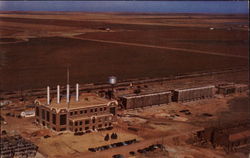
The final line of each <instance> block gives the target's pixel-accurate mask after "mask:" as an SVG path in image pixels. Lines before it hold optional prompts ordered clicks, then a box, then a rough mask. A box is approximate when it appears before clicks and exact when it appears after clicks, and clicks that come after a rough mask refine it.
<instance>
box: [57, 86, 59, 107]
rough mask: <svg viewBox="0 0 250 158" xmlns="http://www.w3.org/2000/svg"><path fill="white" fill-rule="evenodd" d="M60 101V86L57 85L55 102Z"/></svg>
mask: <svg viewBox="0 0 250 158" xmlns="http://www.w3.org/2000/svg"><path fill="white" fill-rule="evenodd" d="M59 103H60V86H59V85H57V104H59Z"/></svg>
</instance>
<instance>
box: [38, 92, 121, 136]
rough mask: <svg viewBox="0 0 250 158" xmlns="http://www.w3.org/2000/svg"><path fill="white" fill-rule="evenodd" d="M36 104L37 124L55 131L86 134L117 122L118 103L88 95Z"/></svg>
mask: <svg viewBox="0 0 250 158" xmlns="http://www.w3.org/2000/svg"><path fill="white" fill-rule="evenodd" d="M67 100H68V99H64V100H60V102H56V101H53V100H52V101H51V102H50V103H49V104H48V103H42V101H37V102H36V107H35V114H36V116H35V117H36V122H37V123H38V124H40V125H41V126H44V127H47V128H49V129H52V130H54V131H57V132H59V131H66V130H69V131H72V132H81V131H82V132H86V131H95V130H99V129H105V128H108V127H112V126H113V122H114V121H116V110H117V105H118V103H117V101H115V100H107V99H104V98H101V97H98V96H97V95H96V94H90V93H86V94H84V95H82V96H81V97H77V99H76V100H74V98H70V101H69V102H67Z"/></svg>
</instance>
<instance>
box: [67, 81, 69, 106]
mask: <svg viewBox="0 0 250 158" xmlns="http://www.w3.org/2000/svg"><path fill="white" fill-rule="evenodd" d="M67 103H69V84H67Z"/></svg>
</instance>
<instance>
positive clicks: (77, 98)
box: [76, 83, 79, 101]
mask: <svg viewBox="0 0 250 158" xmlns="http://www.w3.org/2000/svg"><path fill="white" fill-rule="evenodd" d="M76 101H79V84H78V83H77V84H76Z"/></svg>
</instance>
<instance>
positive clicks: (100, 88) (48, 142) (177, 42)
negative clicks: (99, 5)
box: [0, 11, 250, 158]
mask: <svg viewBox="0 0 250 158" xmlns="http://www.w3.org/2000/svg"><path fill="white" fill-rule="evenodd" d="M248 32H249V19H248V15H246V14H191V13H190V14H182V13H166V14H165V13H157V14H156V13H87V12H55V11H54V12H49V11H1V12H0V76H1V80H0V93H1V95H0V99H1V100H0V101H1V103H2V104H1V128H2V129H1V134H2V130H5V131H7V133H9V134H12V135H15V134H16V133H18V134H20V135H21V136H22V137H24V138H25V139H27V140H29V141H31V142H32V143H34V144H35V145H36V146H37V147H38V153H37V155H36V158H45V157H49V158H72V157H75V158H78V157H79V158H81V157H84V158H111V157H112V156H113V155H117V154H122V155H123V156H124V157H126V158H127V157H130V158H248V156H249V155H250V150H249V149H250V148H249V147H250V142H247V141H246V144H247V143H248V144H247V145H246V146H243V147H242V148H237V149H236V148H235V149H234V150H233V151H227V150H226V149H225V148H223V147H221V146H220V147H215V146H213V145H212V143H208V142H202V141H197V139H198V138H197V132H198V131H202V130H204V129H206V128H210V127H216V129H220V128H222V129H224V128H225V129H226V127H227V126H232V125H233V126H234V127H242V126H244V123H246V124H247V126H245V127H248V129H247V130H246V133H244V134H242V135H241V133H240V134H239V137H240V136H245V137H247V138H248V141H249V137H250V127H249V124H250V120H249V116H250V106H249V90H245V91H244V92H239V93H238V92H237V93H232V94H228V95H227V94H225V95H224V94H220V92H216V94H215V95H214V96H213V97H211V98H206V99H204V98H202V99H201V98H200V99H199V100H191V101H188V102H174V101H173V102H170V103H168V104H161V105H155V106H147V107H142V108H134V109H123V108H122V107H121V105H120V104H121V103H120V100H119V99H120V97H122V96H124V95H127V94H131V93H135V94H136V95H140V94H139V93H142V94H143V93H144V92H145V93H152V92H155V91H170V92H171V93H172V92H173V91H174V90H176V89H181V88H190V87H199V86H207V85H215V87H216V88H218V87H220V86H221V85H223V84H225V85H226V84H229V85H230V84H232V83H233V84H232V85H234V84H239V85H245V87H249V75H248V73H249V72H248V64H249V36H248ZM194 74H198V75H197V76H195V77H194V76H192V75H194ZM109 76H116V77H117V81H118V84H117V86H114V87H113V85H112V87H109V85H107V84H108V77H109ZM176 76H179V77H176ZM180 76H182V77H180ZM154 79H157V80H154ZM67 83H69V84H70V85H71V91H70V92H71V93H72V96H73V95H75V90H74V86H75V84H76V83H79V84H80V92H84V93H94V94H97V95H98V96H101V97H104V98H105V96H104V95H103V94H106V93H105V92H108V91H110V90H112V91H113V92H114V98H113V99H117V100H118V108H117V109H118V110H117V114H116V115H117V120H116V122H115V123H114V124H113V126H112V127H113V128H112V129H109V130H101V131H98V132H90V133H84V134H83V135H80V136H79V135H75V134H74V133H73V132H55V131H52V130H50V129H48V128H47V127H43V126H40V125H39V124H38V123H37V122H36V120H35V118H34V117H27V118H20V117H19V116H20V115H19V114H18V115H17V117H15V115H16V113H18V112H19V113H20V111H23V110H26V109H29V110H34V107H32V108H33V109H32V108H30V107H31V106H30V107H29V108H28V105H33V104H34V103H35V101H37V100H39V99H41V100H42V99H44V100H46V87H47V86H50V88H51V89H50V90H51V92H50V93H51V98H52V100H53V99H55V98H56V86H57V85H61V89H62V91H61V92H62V95H61V97H65V92H66V88H65V86H66V84H67ZM138 89H139V91H138ZM84 93H82V97H84V95H85V94H84ZM106 99H107V98H106ZM85 101H88V98H87V97H86V98H85ZM5 103H6V105H4V104H5ZM2 105H3V106H2ZM34 106H37V105H34ZM2 117H3V118H4V120H5V122H3V121H2ZM242 124H243V125H242ZM111 133H117V134H118V138H117V139H110V140H109V141H105V140H104V139H103V138H104V137H105V135H107V134H110V135H111ZM132 139H136V140H137V141H138V142H136V143H134V144H131V145H126V146H122V147H116V148H112V149H108V150H104V151H96V152H91V151H90V150H89V148H95V147H98V146H104V145H110V144H112V143H117V142H123V141H126V140H132ZM152 144H161V145H163V146H164V148H163V147H157V149H156V150H153V151H146V150H139V149H143V148H146V147H148V146H150V145H152ZM140 151H142V152H140Z"/></svg>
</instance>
